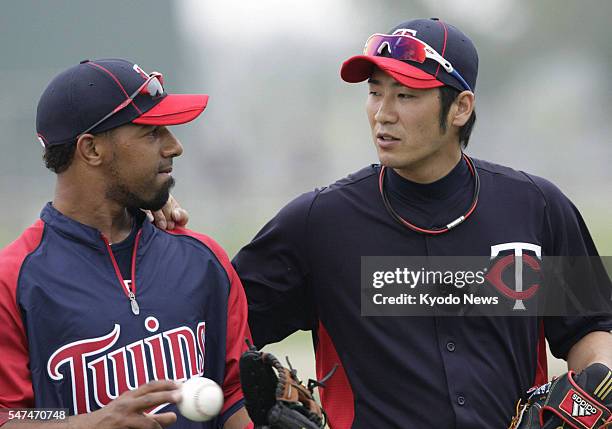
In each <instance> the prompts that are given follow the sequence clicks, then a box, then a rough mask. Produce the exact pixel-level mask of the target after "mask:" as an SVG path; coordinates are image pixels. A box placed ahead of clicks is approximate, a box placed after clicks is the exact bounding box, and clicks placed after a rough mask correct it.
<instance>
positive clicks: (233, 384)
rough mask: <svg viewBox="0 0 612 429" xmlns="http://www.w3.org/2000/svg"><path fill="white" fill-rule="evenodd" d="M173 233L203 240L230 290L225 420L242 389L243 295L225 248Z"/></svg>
mask: <svg viewBox="0 0 612 429" xmlns="http://www.w3.org/2000/svg"><path fill="white" fill-rule="evenodd" d="M171 232H172V233H173V234H184V235H189V236H191V237H194V238H196V239H198V240H199V241H201V242H202V243H204V244H205V245H206V246H207V247H208V248H209V249H210V250H212V252H213V253H214V254H215V256H216V257H217V259H218V260H219V262H220V263H221V265H222V266H223V268H224V269H225V271H226V273H227V276H228V278H229V281H230V291H229V296H228V302H227V333H226V341H225V379H224V380H223V386H222V387H223V394H224V395H223V396H224V400H225V402H224V404H223V409H222V410H221V414H223V413H225V412H226V411H228V410H230V409H231V410H230V414H229V415H226V416H223V419H224V420H225V419H227V418H229V417H230V416H231V414H233V412H235V411H236V410H237V409H238V408H240V407H235V405H236V404H237V403H238V402H239V401H241V400H242V398H243V394H242V388H241V387H240V373H239V367H238V364H239V360H240V356H242V353H244V352H245V351H246V350H247V345H246V342H245V339H247V338H248V339H249V341H252V340H251V332H250V331H249V327H248V324H247V323H248V307H247V301H246V295H245V293H244V289H243V287H242V283H241V282H240V279H239V278H238V274H236V271H235V270H234V267H233V266H232V264H231V263H230V260H229V258H228V256H227V254H226V253H225V250H223V248H222V247H221V246H220V245H219V244H218V243H217V242H216V241H214V240H213V239H212V238H210V237H208V236H206V235H204V234H199V233H197V232H194V231H191V230H188V229H185V228H175V229H174V230H173V231H171Z"/></svg>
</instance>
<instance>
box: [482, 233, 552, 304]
mask: <svg viewBox="0 0 612 429" xmlns="http://www.w3.org/2000/svg"><path fill="white" fill-rule="evenodd" d="M506 250H512V251H513V253H514V254H510V255H506V256H503V257H502V258H500V259H499V260H498V261H496V262H495V264H493V266H492V267H491V268H490V269H489V272H488V273H487V275H486V276H485V277H486V279H487V281H488V282H489V283H490V284H492V285H493V286H494V287H495V288H496V289H497V290H498V291H499V292H501V294H502V295H504V296H505V297H507V298H510V299H513V300H515V302H514V307H512V309H513V310H526V307H525V304H524V303H523V300H527V299H529V298H531V297H532V296H533V295H534V294H535V293H536V292H537V291H538V289H539V287H540V285H539V284H533V285H530V287H529V288H527V289H526V290H525V289H524V288H523V264H526V265H527V266H529V267H530V268H531V269H532V270H533V271H540V262H539V261H538V260H537V259H535V258H534V257H533V256H531V255H529V254H526V253H524V251H525V250H528V251H531V252H533V253H535V255H536V257H537V258H538V259H539V260H540V261H541V260H542V248H541V247H540V246H538V245H537V244H531V243H520V242H515V243H502V244H496V245H495V246H491V260H493V259H495V258H496V257H497V256H498V255H499V253H500V252H503V251H506ZM513 263H514V285H515V289H514V290H513V289H511V288H509V287H508V286H507V285H506V284H505V283H504V281H503V280H502V275H503V273H504V271H505V270H506V268H508V267H509V266H510V265H512V264H513Z"/></svg>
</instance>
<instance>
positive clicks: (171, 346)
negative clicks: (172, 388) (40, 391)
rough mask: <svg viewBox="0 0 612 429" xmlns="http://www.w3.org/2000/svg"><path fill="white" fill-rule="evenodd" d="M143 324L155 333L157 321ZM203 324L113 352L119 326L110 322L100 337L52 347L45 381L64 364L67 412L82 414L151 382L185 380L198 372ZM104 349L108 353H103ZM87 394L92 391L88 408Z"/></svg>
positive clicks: (55, 377) (58, 377) (201, 364)
mask: <svg viewBox="0 0 612 429" xmlns="http://www.w3.org/2000/svg"><path fill="white" fill-rule="evenodd" d="M145 327H146V329H147V330H148V331H149V332H151V333H155V332H157V330H158V329H159V322H158V320H157V319H156V318H154V317H147V318H146V319H145ZM205 328H206V323H205V322H200V323H198V325H197V327H196V332H195V333H194V332H193V330H192V329H190V328H189V327H186V326H181V327H178V328H175V329H170V330H168V331H165V332H161V333H157V334H155V335H151V336H150V337H147V338H144V339H141V340H138V341H135V342H133V343H131V344H128V345H126V346H125V347H121V348H118V349H114V350H113V349H112V347H113V346H114V345H115V344H116V343H117V341H118V339H119V336H120V334H121V326H120V325H118V324H116V325H115V326H114V328H113V329H112V330H111V332H109V333H108V334H106V335H103V336H101V337H97V338H90V339H85V340H80V341H74V342H72V343H69V344H66V345H64V346H63V347H61V348H59V349H58V350H56V351H55V353H53V354H52V355H51V357H50V358H49V361H48V362H47V373H48V375H49V377H51V379H53V380H56V381H61V380H63V379H64V374H62V373H61V372H60V369H61V368H63V367H67V368H68V373H69V374H70V377H71V383H72V403H73V412H74V413H76V414H82V413H87V412H90V411H93V410H95V409H97V408H100V407H103V406H105V405H107V404H108V403H109V402H110V401H112V400H113V399H115V398H117V397H118V396H119V395H120V394H121V393H123V392H126V391H128V390H133V389H136V388H137V387H138V386H141V385H143V384H145V383H147V382H149V381H151V380H165V379H173V380H186V379H188V378H191V377H193V376H194V375H201V374H203V372H204V351H205V349H204V344H205ZM107 350H111V351H109V352H107V353H104V352H106V351H107ZM103 353H104V354H103ZM128 354H129V358H128ZM168 356H169V357H170V359H169V362H168V360H167V357H168ZM111 367H112V368H111ZM90 393H93V398H94V401H95V405H96V406H94V407H92V405H93V404H91V403H90ZM164 406H165V404H163V405H160V406H158V407H156V408H155V409H152V410H150V412H156V411H158V410H159V409H161V408H163V407H164Z"/></svg>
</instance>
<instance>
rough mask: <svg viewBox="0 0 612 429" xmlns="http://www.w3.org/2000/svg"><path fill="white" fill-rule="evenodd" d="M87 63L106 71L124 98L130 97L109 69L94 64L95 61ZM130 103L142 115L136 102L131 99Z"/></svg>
mask: <svg viewBox="0 0 612 429" xmlns="http://www.w3.org/2000/svg"><path fill="white" fill-rule="evenodd" d="M87 64H91V65H92V66H94V67H97V68H99V69H100V70H102V71H103V72H105V73H107V74H108V75H109V76H110V77H111V78H112V79H113V80H114V81H115V83H116V84H117V85H118V86H119V88H121V91H123V94H124V95H125V98H129V97H130V95H129V94H128V93H127V91H126V90H125V88H124V87H123V85H121V82H119V79H117V77H116V76H115V75H114V74H113V73H112V72H111V71H110V70H107V69H105V68H104V67H102V66H101V65H100V64H96V63H94V62H91V61H90V62H88V63H87ZM131 104H132V105H133V106H134V109H136V111H137V112H138V114H139V115H142V111H141V110H140V109H139V108H138V106H137V105H136V102H135V101H134V100H132V103H131Z"/></svg>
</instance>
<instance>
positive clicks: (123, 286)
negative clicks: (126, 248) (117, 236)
mask: <svg viewBox="0 0 612 429" xmlns="http://www.w3.org/2000/svg"><path fill="white" fill-rule="evenodd" d="M141 234H142V229H140V230H138V234H136V239H135V240H134V248H133V249H132V268H131V270H130V271H131V273H132V281H131V282H130V285H129V286H127V285H126V284H125V280H124V279H123V276H122V275H121V270H120V269H119V265H117V260H116V259H115V255H113V249H111V247H110V244H109V243H108V240H107V239H106V237H105V236H102V240H104V244H106V250H108V254H109V255H110V258H111V262H112V263H113V268H114V269H115V275H116V276H117V280H119V284H120V285H121V290H122V291H123V293H124V294H125V296H127V297H128V298H129V297H130V294H129V293H128V292H127V290H126V288H128V287H129V289H130V290H131V291H132V293H133V294H134V295H136V251H137V250H138V242H139V241H140V235H141Z"/></svg>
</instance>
